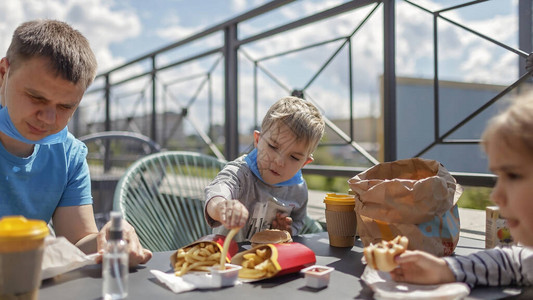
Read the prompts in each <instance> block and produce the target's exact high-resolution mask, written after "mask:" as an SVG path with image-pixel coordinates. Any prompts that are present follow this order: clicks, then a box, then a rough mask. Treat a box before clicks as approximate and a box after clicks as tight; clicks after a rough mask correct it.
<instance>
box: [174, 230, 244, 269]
mask: <svg viewBox="0 0 533 300" xmlns="http://www.w3.org/2000/svg"><path fill="white" fill-rule="evenodd" d="M225 239H226V236H224V235H220V234H209V235H206V236H203V237H201V238H199V239H198V240H196V241H194V242H192V243H190V244H189V245H187V246H184V247H181V248H180V249H183V250H185V251H187V250H188V249H191V248H193V247H194V246H196V245H201V244H202V243H203V244H205V245H208V244H212V245H214V246H215V247H216V248H217V249H218V251H219V252H222V248H223V247H224V241H225ZM178 251H179V249H178V250H176V252H174V253H172V255H171V256H170V262H171V263H172V266H175V265H176V261H177V255H178ZM238 251H239V246H238V245H237V243H236V242H235V241H234V240H232V241H231V242H230V245H229V249H228V254H227V255H226V262H228V263H229V262H230V261H231V258H232V257H233V256H234V255H235V254H236V253H237V252H238ZM218 263H219V261H218V260H217V261H216V263H214V264H218ZM214 264H213V265H214Z"/></svg>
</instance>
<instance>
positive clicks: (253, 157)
mask: <svg viewBox="0 0 533 300" xmlns="http://www.w3.org/2000/svg"><path fill="white" fill-rule="evenodd" d="M244 161H246V164H247V165H248V167H249V168H250V170H252V173H254V175H255V176H257V178H259V179H261V181H263V182H265V181H264V180H263V178H262V177H261V174H260V173H259V168H258V167H257V148H255V149H254V150H252V152H250V153H248V155H246V157H245V158H244ZM303 182H304V178H303V176H302V171H301V170H298V172H296V174H294V176H293V177H292V178H291V179H289V180H286V181H283V182H280V183H276V184H274V186H289V185H297V184H301V183H303ZM265 183H266V182H265Z"/></svg>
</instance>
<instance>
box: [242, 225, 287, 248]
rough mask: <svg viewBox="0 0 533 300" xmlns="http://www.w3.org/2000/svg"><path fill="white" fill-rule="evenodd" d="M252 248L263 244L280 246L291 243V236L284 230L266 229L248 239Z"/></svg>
mask: <svg viewBox="0 0 533 300" xmlns="http://www.w3.org/2000/svg"><path fill="white" fill-rule="evenodd" d="M250 242H251V243H252V247H255V246H258V245H263V244H280V243H289V242H292V237H291V234H290V233H289V232H288V231H286V230H279V229H267V230H263V231H259V232H257V233H255V234H254V235H253V236H252V238H251V239H250Z"/></svg>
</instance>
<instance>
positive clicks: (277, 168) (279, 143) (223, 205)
mask: <svg viewBox="0 0 533 300" xmlns="http://www.w3.org/2000/svg"><path fill="white" fill-rule="evenodd" d="M324 126H325V125H324V120H323V119H322V116H321V114H320V112H319V111H318V109H317V108H316V107H315V106H314V105H313V104H311V103H310V102H308V101H305V100H302V99H300V98H296V97H285V98H282V99H280V100H279V101H277V102H276V103H274V105H272V107H270V109H269V110H268V112H267V113H266V116H265V118H264V119H263V123H262V124H261V130H262V132H259V131H254V150H253V151H252V152H250V153H249V154H248V155H244V156H241V157H239V158H237V159H236V160H234V161H232V162H229V163H228V164H227V165H226V167H224V169H223V170H222V171H220V173H219V174H218V175H217V176H216V178H215V179H214V180H213V181H212V182H211V184H210V185H209V186H207V187H206V190H205V191H206V199H207V201H206V206H205V213H206V214H205V217H206V220H207V222H208V224H209V225H210V226H211V227H215V228H214V230H213V231H214V232H215V233H220V234H227V232H228V231H229V229H231V228H234V227H244V228H243V229H241V230H240V231H239V233H238V234H237V235H236V236H235V240H236V241H245V240H248V239H250V237H251V236H252V235H253V234H254V233H256V232H258V231H261V230H264V229H268V228H272V229H281V230H287V231H289V232H290V233H291V234H298V233H299V231H300V230H301V229H302V227H303V225H304V224H303V221H304V218H305V216H306V214H307V197H308V191H307V185H306V183H305V181H304V179H303V177H302V173H301V171H300V170H301V168H303V166H305V165H306V164H308V163H310V162H312V161H313V157H312V153H313V151H314V150H315V149H316V147H317V145H318V142H319V141H320V139H321V138H322V135H323V134H324ZM249 212H250V213H251V214H250V213H249ZM249 217H250V218H249ZM220 225H223V226H220Z"/></svg>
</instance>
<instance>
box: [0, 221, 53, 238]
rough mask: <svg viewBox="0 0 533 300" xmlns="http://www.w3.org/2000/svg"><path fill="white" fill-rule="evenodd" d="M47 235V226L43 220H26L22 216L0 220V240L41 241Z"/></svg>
mask: <svg viewBox="0 0 533 300" xmlns="http://www.w3.org/2000/svg"><path fill="white" fill-rule="evenodd" d="M48 234H49V231H48V226H47V225H46V222H44V221H43V220H33V219H29V220H28V219H26V218H25V217H23V216H6V217H3V218H1V219H0V240H8V239H17V238H25V239H42V238H44V237H46V236H47V235H48Z"/></svg>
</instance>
